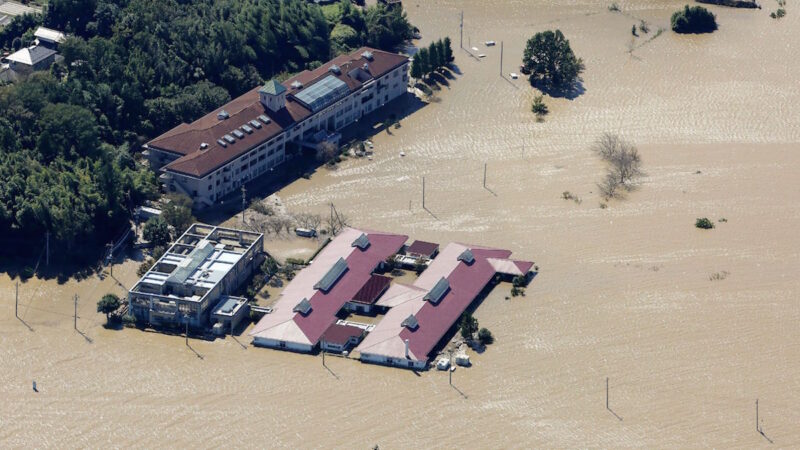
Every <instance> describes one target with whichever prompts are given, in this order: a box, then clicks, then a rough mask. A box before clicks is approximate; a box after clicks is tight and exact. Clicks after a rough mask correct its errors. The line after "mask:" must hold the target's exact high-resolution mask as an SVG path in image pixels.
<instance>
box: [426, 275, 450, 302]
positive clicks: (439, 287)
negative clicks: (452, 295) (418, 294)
mask: <svg viewBox="0 0 800 450" xmlns="http://www.w3.org/2000/svg"><path fill="white" fill-rule="evenodd" d="M449 290H450V282H449V281H447V279H446V278H445V277H442V278H441V279H439V281H437V282H436V284H435V285H434V286H433V289H431V291H430V292H428V293H427V294H426V295H425V300H427V301H429V302H431V303H433V304H434V305H435V304H437V303H439V302H440V301H441V300H442V298H443V297H444V294H446V293H447V291H449Z"/></svg>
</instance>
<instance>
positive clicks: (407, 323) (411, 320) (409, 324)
mask: <svg viewBox="0 0 800 450" xmlns="http://www.w3.org/2000/svg"><path fill="white" fill-rule="evenodd" d="M400 325H402V326H404V327H406V328H408V329H409V330H414V329H416V328H417V327H418V326H419V321H418V320H417V318H416V317H414V315H413V314H409V316H408V317H406V318H405V319H404V320H403V323H401V324H400Z"/></svg>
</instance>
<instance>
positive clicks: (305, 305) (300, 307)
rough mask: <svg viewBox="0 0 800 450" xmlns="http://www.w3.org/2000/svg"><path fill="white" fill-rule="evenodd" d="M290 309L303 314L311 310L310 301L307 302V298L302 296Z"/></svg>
mask: <svg viewBox="0 0 800 450" xmlns="http://www.w3.org/2000/svg"><path fill="white" fill-rule="evenodd" d="M292 311H294V312H299V313H300V314H302V315H304V316H305V315H306V314H308V313H309V312H310V311H311V302H309V301H308V299H307V298H303V299H302V300H300V303H298V304H297V305H296V306H295V307H294V308H292Z"/></svg>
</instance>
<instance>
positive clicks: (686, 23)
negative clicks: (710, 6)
mask: <svg viewBox="0 0 800 450" xmlns="http://www.w3.org/2000/svg"><path fill="white" fill-rule="evenodd" d="M671 23H672V31H674V32H676V33H711V32H712V31H714V30H716V29H717V18H716V16H714V14H713V13H712V12H711V11H709V10H707V9H705V8H703V7H702V6H691V7H690V6H689V5H686V6H684V7H683V9H682V10H680V11H675V13H674V14H672V19H671Z"/></svg>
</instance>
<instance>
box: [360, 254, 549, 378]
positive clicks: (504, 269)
mask: <svg viewBox="0 0 800 450" xmlns="http://www.w3.org/2000/svg"><path fill="white" fill-rule="evenodd" d="M510 256H511V252H510V251H508V250H499V249H492V248H485V247H477V246H467V245H463V244H448V245H447V247H445V249H444V250H443V251H442V252H441V254H439V255H438V256H437V257H436V259H434V260H433V262H432V263H431V264H430V266H428V268H427V269H426V270H425V271H424V272H422V274H421V275H420V276H419V278H418V279H417V280H416V281H415V282H414V283H413V285H405V284H399V283H396V284H393V285H392V286H391V287H389V289H388V290H387V291H386V293H384V294H383V296H382V297H381V298H380V300H378V301H377V303H376V305H378V306H381V307H385V308H388V312H387V313H386V315H385V316H384V317H383V319H381V321H380V322H378V324H377V325H376V326H375V328H374V329H373V330H372V331H371V332H370V333H369V334H368V335H367V336H366V337H365V338H364V340H363V341H362V342H361V344H359V346H358V347H356V349H355V351H356V352H358V353H359V355H360V359H361V361H363V362H369V363H376V364H385V365H391V366H396V367H405V368H412V369H424V368H425V367H426V366H427V363H428V360H429V358H430V356H431V352H432V351H433V350H434V348H435V347H436V345H437V344H439V343H440V342H441V341H442V339H443V338H444V337H445V335H446V334H447V332H448V330H451V329H452V328H453V326H454V325H455V324H456V322H457V321H458V319H459V318H460V317H461V315H462V314H463V313H464V311H466V310H467V308H469V306H470V305H471V304H472V303H473V302H474V301H475V300H476V299H477V298H479V297H481V296H482V295H484V294H486V293H488V290H489V289H491V288H492V286H493V279H494V278H495V276H496V275H498V274H499V275H501V276H504V277H513V276H527V275H528V273H529V272H530V269H531V267H532V266H533V263H531V262H527V261H514V260H511V259H509V257H510Z"/></svg>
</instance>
